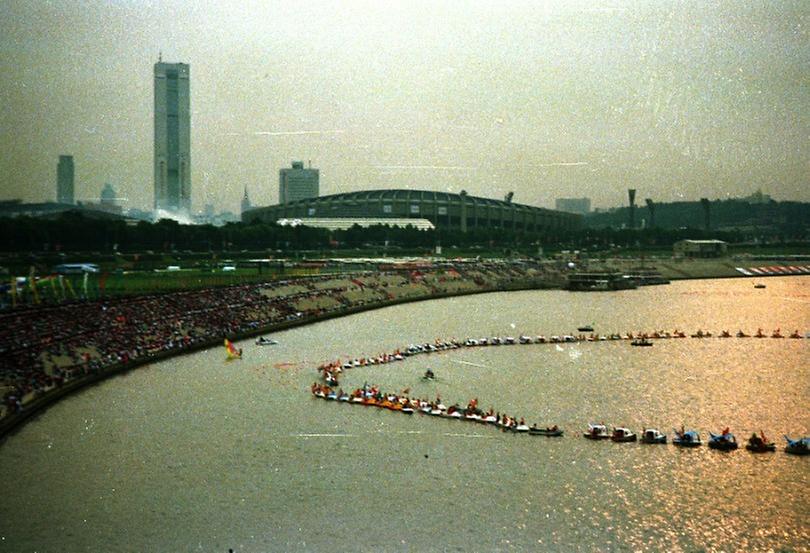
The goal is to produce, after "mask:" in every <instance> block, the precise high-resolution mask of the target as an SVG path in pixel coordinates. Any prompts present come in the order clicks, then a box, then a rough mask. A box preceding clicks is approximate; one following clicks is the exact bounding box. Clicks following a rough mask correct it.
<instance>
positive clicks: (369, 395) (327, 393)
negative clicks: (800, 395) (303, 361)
mask: <svg viewBox="0 0 810 553" xmlns="http://www.w3.org/2000/svg"><path fill="white" fill-rule="evenodd" d="M311 391H312V395H313V396H314V397H316V398H319V399H325V400H328V401H336V402H341V403H350V404H355V405H363V406H367V407H377V408H380V409H387V410H389V411H397V412H400V413H403V414H407V415H413V414H414V413H417V412H418V413H422V414H425V415H430V416H434V417H439V418H445V419H453V420H463V421H467V422H476V423H480V424H488V425H492V426H495V427H497V428H500V429H501V430H503V431H507V432H514V433H517V434H528V435H533V436H547V437H561V436H563V434H564V431H563V429H562V428H559V427H558V426H557V425H552V426H538V425H537V424H532V425H531V426H530V425H528V424H526V421H525V420H524V419H523V418H522V417H521V418H517V417H511V416H509V415H506V414H502V413H500V412H497V413H496V412H495V411H494V410H493V409H492V408H490V409H489V410H488V411H483V410H481V409H479V408H478V399H473V400H470V402H469V403H468V404H467V406H466V407H460V406H459V405H458V404H454V405H450V406H449V407H448V406H445V405H444V404H443V403H442V400H441V398H438V397H437V398H436V400H435V401H428V400H425V399H417V398H410V397H408V396H407V395H406V394H404V393H403V394H392V393H383V392H381V391H380V390H379V389H378V388H376V387H372V386H369V385H368V384H366V385H364V386H363V387H362V388H357V389H356V390H354V391H353V392H351V393H347V392H344V391H343V390H342V389H341V390H335V389H333V388H332V387H330V386H325V385H322V384H318V383H317V382H315V383H313V384H312V387H311ZM673 432H674V437H673V439H672V443H673V444H674V445H676V446H679V447H687V448H693V447H699V446H701V445H703V441H702V440H701V437H700V434H699V433H698V432H697V431H695V430H685V429H684V428H683V427H682V428H681V429H680V430H677V429H673ZM582 435H583V437H585V438H587V439H589V440H597V441H598V440H610V441H613V442H619V443H623V442H636V441H638V442H641V443H643V444H666V443H667V435H666V434H663V433H662V432H660V431H659V430H658V429H656V428H644V429H642V431H641V435H640V436H639V435H637V434H636V433H635V432H633V431H632V430H630V429H629V428H627V427H624V426H616V427H614V428H613V430H612V431H608V428H607V426H605V425H604V424H596V423H590V424H589V425H588V429H587V431H585V432H583V434H582ZM785 440H787V446H786V447H785V452H786V453H790V454H793V455H807V454H808V453H810V437H804V438H800V439H798V440H792V439H790V438H789V437H787V436H785ZM708 446H709V448H711V449H718V450H721V451H732V450H734V449H737V448H738V444H737V439H736V437H735V436H734V434H732V433H731V432H730V431H729V429H728V428H726V429H724V430H723V431H722V432H721V433H720V434H714V433H712V432H709V441H708ZM745 448H746V449H747V450H748V451H751V452H752V453H766V452H772V451H776V444H774V443H773V442H772V441H770V440H769V439H768V438H767V437H766V436H765V434H764V433H763V432H761V431H760V433H759V434H756V433H754V434H752V435H751V437H750V438H749V439H748V443H747V444H746V446H745Z"/></svg>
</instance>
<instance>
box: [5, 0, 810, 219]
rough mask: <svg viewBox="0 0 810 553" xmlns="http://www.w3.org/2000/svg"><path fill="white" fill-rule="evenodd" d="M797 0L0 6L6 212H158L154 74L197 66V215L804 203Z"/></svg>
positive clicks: (804, 31)
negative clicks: (504, 204) (440, 205)
mask: <svg viewBox="0 0 810 553" xmlns="http://www.w3.org/2000/svg"><path fill="white" fill-rule="evenodd" d="M809 25H810V2H808V1H807V0H798V1H796V2H708V1H694V2H670V1H654V2H637V1H632V2H604V3H600V2H595V1H588V2H583V3H574V2H558V1H549V2H541V1H527V2H515V1H497V2H496V1H493V2H463V1H453V2H446V3H441V2H437V1H435V0H434V1H428V2H416V1H413V0H406V1H403V2H380V1H369V2H348V1H339V2H303V1H292V2H236V1H229V0H223V1H221V2H208V3H202V2H186V1H183V2H151V1H149V2H147V1H110V0H105V1H103V2H95V1H86V0H71V1H51V2H43V1H38V0H24V1H20V2H18V1H11V0H3V1H2V2H0V71H1V72H2V73H1V74H2V78H0V100H2V101H1V102H0V199H10V198H22V199H24V200H27V201H43V200H53V199H55V197H56V184H55V182H56V163H57V158H58V156H59V154H72V155H73V156H74V158H75V164H76V197H77V199H79V200H91V199H98V196H99V194H100V191H101V188H102V186H103V185H104V183H105V182H110V183H112V184H113V186H114V187H115V189H116V191H117V192H118V194H119V196H121V197H125V198H127V202H126V204H125V205H127V206H129V207H139V208H151V205H152V200H153V172H152V151H153V150H152V148H153V143H152V142H153V138H152V137H153V134H152V133H153V119H152V110H153V88H152V83H153V78H152V75H153V73H152V72H153V64H154V63H155V62H156V61H157V58H158V52H159V51H162V52H163V60H164V61H167V62H178V61H182V62H185V63H189V64H190V65H191V109H192V119H191V134H192V148H191V158H192V162H191V163H192V202H193V205H194V207H195V209H200V208H202V206H203V204H205V203H207V202H212V203H214V204H215V205H217V207H218V208H227V209H231V210H234V211H238V203H239V201H240V200H241V197H242V193H243V190H244V187H245V186H246V185H247V187H248V190H249V193H250V197H251V200H252V201H253V203H254V205H256V204H258V205H268V204H271V203H276V201H277V199H278V170H279V168H280V167H282V166H287V165H289V163H290V161H292V160H298V159H300V160H304V161H307V160H310V159H311V160H312V164H313V166H314V167H318V168H320V170H321V193H322V194H330V193H336V192H346V191H354V190H363V189H370V188H413V189H433V190H446V191H452V192H458V191H460V190H462V189H466V190H467V191H468V192H469V193H470V194H474V195H480V196H485V197H494V198H502V197H503V196H504V195H505V194H506V193H507V192H508V191H514V192H515V201H516V202H521V203H529V204H533V205H540V206H547V207H552V206H553V204H554V199H555V198H557V197H572V196H576V197H579V196H589V197H591V198H592V200H593V204H594V205H595V206H614V205H618V204H620V203H624V202H625V201H626V196H627V194H626V189H627V188H630V187H632V188H636V189H638V194H637V197H638V201H639V202H641V203H643V199H644V198H647V197H650V198H653V199H655V200H658V201H671V200H677V199H698V198H700V197H701V196H708V197H710V198H721V197H727V196H729V195H731V196H737V195H742V194H749V193H751V192H753V191H755V190H756V189H757V188H762V190H763V191H764V192H766V193H769V194H771V195H772V196H773V197H774V198H776V199H780V200H787V199H794V200H802V201H810V186H809V184H810V155H809V152H810V41H808V26H809Z"/></svg>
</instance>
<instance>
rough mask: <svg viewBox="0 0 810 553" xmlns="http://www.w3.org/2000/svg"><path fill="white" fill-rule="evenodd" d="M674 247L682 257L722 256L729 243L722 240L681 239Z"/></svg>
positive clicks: (675, 251)
mask: <svg viewBox="0 0 810 553" xmlns="http://www.w3.org/2000/svg"><path fill="white" fill-rule="evenodd" d="M672 249H673V252H674V253H675V255H679V256H681V257H722V256H724V255H726V252H727V251H728V244H727V243H726V242H723V241H722V240H679V241H678V242H675V244H674V245H673V247H672Z"/></svg>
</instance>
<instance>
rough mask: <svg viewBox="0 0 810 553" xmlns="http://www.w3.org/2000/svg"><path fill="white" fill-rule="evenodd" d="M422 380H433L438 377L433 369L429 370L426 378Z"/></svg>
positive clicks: (426, 372)
mask: <svg viewBox="0 0 810 553" xmlns="http://www.w3.org/2000/svg"><path fill="white" fill-rule="evenodd" d="M422 378H424V379H425V380H433V379H434V378H436V375H435V374H433V371H432V370H431V369H428V370H426V371H425V376H423V377H422Z"/></svg>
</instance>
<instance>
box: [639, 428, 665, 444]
mask: <svg viewBox="0 0 810 553" xmlns="http://www.w3.org/2000/svg"><path fill="white" fill-rule="evenodd" d="M641 443H643V444H665V443H667V435H666V434H662V433H661V432H659V431H658V430H656V429H655V428H645V429H643V430H642V431H641Z"/></svg>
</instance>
